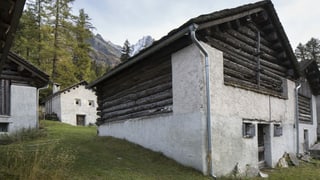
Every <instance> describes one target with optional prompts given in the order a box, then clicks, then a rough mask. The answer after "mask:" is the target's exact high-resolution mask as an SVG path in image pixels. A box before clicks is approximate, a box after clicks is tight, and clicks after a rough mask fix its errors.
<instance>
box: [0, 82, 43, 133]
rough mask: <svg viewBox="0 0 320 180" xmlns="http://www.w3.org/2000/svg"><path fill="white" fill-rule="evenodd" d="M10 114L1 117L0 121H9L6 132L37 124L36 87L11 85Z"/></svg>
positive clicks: (32, 126)
mask: <svg viewBox="0 0 320 180" xmlns="http://www.w3.org/2000/svg"><path fill="white" fill-rule="evenodd" d="M10 94H11V100H10V103H11V107H10V108H11V109H10V116H7V117H5V118H1V119H0V121H1V122H9V128H8V132H9V133H12V132H15V131H18V130H21V129H23V128H35V127H36V126H37V106H38V103H37V102H36V99H37V98H36V96H37V88H35V87H29V86H25V85H19V84H12V85H11V92H10Z"/></svg>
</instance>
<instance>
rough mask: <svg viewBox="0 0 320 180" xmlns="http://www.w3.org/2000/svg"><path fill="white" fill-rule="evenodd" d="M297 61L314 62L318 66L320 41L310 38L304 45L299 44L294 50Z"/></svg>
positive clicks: (319, 62)
mask: <svg viewBox="0 0 320 180" xmlns="http://www.w3.org/2000/svg"><path fill="white" fill-rule="evenodd" d="M295 54H296V57H297V59H298V60H300V61H302V60H315V61H316V62H317V63H318V66H319V65H320V40H319V39H317V38H311V39H310V40H309V41H308V42H307V43H306V44H304V45H303V44H301V43H299V45H298V47H297V48H296V50H295Z"/></svg>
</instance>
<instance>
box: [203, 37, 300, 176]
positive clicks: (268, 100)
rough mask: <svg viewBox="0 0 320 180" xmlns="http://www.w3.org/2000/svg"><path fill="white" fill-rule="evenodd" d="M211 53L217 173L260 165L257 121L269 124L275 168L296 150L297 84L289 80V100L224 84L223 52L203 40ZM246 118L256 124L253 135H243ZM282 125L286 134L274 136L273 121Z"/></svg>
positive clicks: (214, 163) (215, 165) (222, 173)
mask: <svg viewBox="0 0 320 180" xmlns="http://www.w3.org/2000/svg"><path fill="white" fill-rule="evenodd" d="M202 44H203V46H205V47H206V49H207V51H208V52H209V59H210V63H211V65H210V73H211V75H210V81H211V92H210V94H211V119H212V132H213V133H212V149H213V152H212V158H213V159H212V161H213V168H214V172H215V174H216V175H217V176H220V175H225V174H228V173H231V172H232V170H233V169H234V167H235V166H236V164H237V163H238V165H239V167H240V172H241V171H242V172H244V171H245V168H246V166H247V165H250V166H253V167H258V145H257V124H259V123H263V124H266V125H268V126H269V129H268V130H269V137H268V138H269V139H270V140H269V142H268V146H269V150H268V151H270V152H271V154H269V155H268V156H267V157H266V160H268V161H269V162H267V163H268V164H269V165H270V166H272V167H274V166H275V165H276V163H277V162H278V160H279V158H281V157H282V155H283V154H284V153H285V152H295V129H294V112H295V103H294V87H295V83H294V82H292V81H287V83H288V99H287V100H286V99H279V98H276V97H272V96H268V95H263V94H260V93H255V92H252V91H247V90H243V89H240V88H235V87H232V86H226V85H224V77H223V76H224V74H223V55H222V53H221V52H220V53H217V52H218V50H216V49H214V48H212V47H210V46H208V45H207V44H204V43H202ZM243 119H252V120H253V121H252V123H253V124H256V135H255V136H254V137H253V138H243V137H242V125H243ZM260 120H262V121H260ZM274 123H277V124H279V123H280V124H281V126H282V127H283V135H282V136H280V137H274V136H273V124H274Z"/></svg>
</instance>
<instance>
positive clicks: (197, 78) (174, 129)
mask: <svg viewBox="0 0 320 180" xmlns="http://www.w3.org/2000/svg"><path fill="white" fill-rule="evenodd" d="M202 59H203V56H202V55H201V53H200V51H199V50H198V48H197V47H196V46H194V45H191V46H189V47H186V48H184V49H182V50H180V51H178V52H176V53H174V54H173V55H172V79H173V80H172V81H173V84H172V91H173V112H172V113H168V114H163V115H158V116H152V117H148V118H136V119H128V120H125V121H120V122H114V123H105V124H103V125H100V126H99V135H100V136H114V137H117V138H124V139H127V140H128V141H131V142H134V143H137V144H140V145H142V146H144V147H146V148H149V149H151V150H154V151H160V152H162V153H163V154H165V155H166V156H168V157H171V158H173V159H174V160H176V161H177V162H179V163H181V164H184V165H186V166H191V167H194V168H196V169H198V170H200V171H202V172H203V173H206V172H207V165H206V141H205V137H206V134H205V127H206V124H205V123H206V120H205V119H206V118H205V114H204V111H205V104H204V97H203V95H204V88H205V87H204V76H203V67H204V65H203V61H202Z"/></svg>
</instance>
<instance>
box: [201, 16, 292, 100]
mask: <svg viewBox="0 0 320 180" xmlns="http://www.w3.org/2000/svg"><path fill="white" fill-rule="evenodd" d="M200 38H202V40H203V41H204V42H206V43H208V44H210V45H211V46H212V47H214V48H217V49H219V50H221V51H222V52H223V58H224V83H225V85H230V86H235V87H239V88H243V89H247V90H251V91H255V92H259V93H263V94H268V95H272V96H276V97H279V98H287V85H286V81H285V80H286V79H291V78H293V76H294V71H293V69H292V66H293V65H292V63H291V61H290V60H289V59H288V57H287V54H286V52H285V50H284V48H283V47H282V43H281V42H280V40H279V39H278V37H277V33H276V30H275V28H274V27H273V25H272V23H271V21H270V20H269V18H268V16H267V13H265V12H264V11H262V12H259V13H256V14H252V15H249V16H246V17H243V18H240V19H237V20H233V21H230V22H226V23H223V24H220V25H216V26H213V27H211V28H210V29H206V30H205V31H203V32H202V34H201V37H200Z"/></svg>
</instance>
